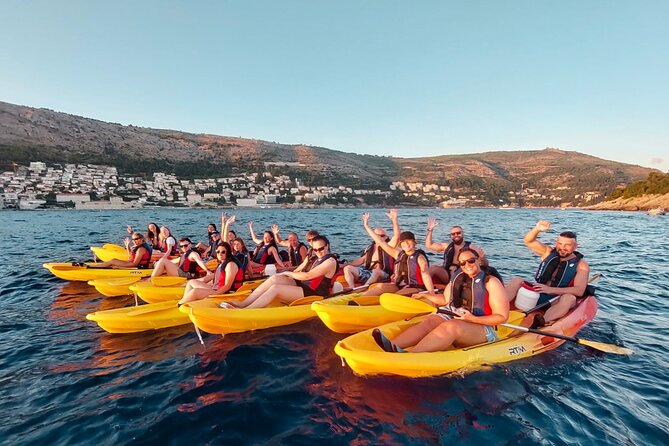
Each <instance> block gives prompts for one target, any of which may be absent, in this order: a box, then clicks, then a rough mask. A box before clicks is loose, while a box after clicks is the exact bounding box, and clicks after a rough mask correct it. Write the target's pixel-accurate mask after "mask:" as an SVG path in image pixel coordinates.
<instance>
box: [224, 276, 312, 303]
mask: <svg viewBox="0 0 669 446" xmlns="http://www.w3.org/2000/svg"><path fill="white" fill-rule="evenodd" d="M281 285H289V286H295V280H293V279H291V278H290V277H288V276H284V275H281V274H277V275H275V276H272V277H270V278H269V279H267V280H266V281H265V282H263V283H262V285H260V286H259V287H258V288H256V289H255V290H253V292H251V294H249V295H248V296H247V297H246V299H244V300H243V301H241V302H238V303H237V302H236V303H235V304H234V306H235V307H238V308H246V307H248V306H250V305H251V304H252V303H253V302H255V301H256V300H257V299H259V298H260V297H261V296H263V295H264V294H266V293H267V292H268V291H269V290H270V289H272V288H273V287H276V286H281ZM300 289H302V288H300ZM269 302H271V300H270V301H269ZM269 302H267V303H266V304H265V305H268V304H269ZM265 305H263V306H265ZM252 308H258V307H257V306H255V305H254V306H253V307H252Z"/></svg>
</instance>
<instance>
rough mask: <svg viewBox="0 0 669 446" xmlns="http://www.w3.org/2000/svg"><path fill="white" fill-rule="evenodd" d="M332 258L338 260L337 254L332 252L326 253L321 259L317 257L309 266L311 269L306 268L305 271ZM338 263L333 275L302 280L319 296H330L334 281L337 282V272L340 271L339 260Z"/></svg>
mask: <svg viewBox="0 0 669 446" xmlns="http://www.w3.org/2000/svg"><path fill="white" fill-rule="evenodd" d="M331 258H334V259H335V260H337V256H336V255H335V254H332V253H330V254H326V255H324V256H323V257H321V258H320V259H316V260H315V261H314V262H313V263H312V264H311V265H310V266H309V269H305V270H304V272H308V271H310V270H311V269H313V268H315V267H317V266H318V265H320V264H321V263H323V262H325V261H326V260H328V259H331ZM336 264H337V266H336V269H335V272H334V274H333V275H332V277H325V276H319V277H315V278H313V279H311V280H302V281H301V282H302V284H303V285H305V286H307V287H309V288H311V289H312V290H313V291H314V292H315V293H316V294H318V295H319V296H328V295H330V294H332V286H333V285H334V282H335V281H334V278H335V276H336V275H337V273H338V272H339V262H336Z"/></svg>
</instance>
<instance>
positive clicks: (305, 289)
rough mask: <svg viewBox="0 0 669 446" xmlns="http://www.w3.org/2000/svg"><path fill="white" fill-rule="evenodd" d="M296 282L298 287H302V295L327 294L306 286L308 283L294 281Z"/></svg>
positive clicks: (325, 295) (324, 295)
mask: <svg viewBox="0 0 669 446" xmlns="http://www.w3.org/2000/svg"><path fill="white" fill-rule="evenodd" d="M296 282H297V283H296V285H297V286H299V287H300V288H302V292H303V293H304V297H307V296H323V297H327V294H321V293H319V292H318V291H316V290H314V289H313V288H311V287H310V286H308V285H305V284H304V283H302V282H299V281H296Z"/></svg>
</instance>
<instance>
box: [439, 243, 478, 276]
mask: <svg viewBox="0 0 669 446" xmlns="http://www.w3.org/2000/svg"><path fill="white" fill-rule="evenodd" d="M471 244H472V242H464V244H463V245H462V248H460V250H461V251H462V250H463V249H465V248H469V245H471ZM454 259H455V244H453V242H451V243H449V244H448V246H447V247H446V250H445V251H444V264H443V265H442V266H443V268H444V269H445V270H446V271H450V268H451V266H457V267H460V265H458V264H457V263H453V260H454Z"/></svg>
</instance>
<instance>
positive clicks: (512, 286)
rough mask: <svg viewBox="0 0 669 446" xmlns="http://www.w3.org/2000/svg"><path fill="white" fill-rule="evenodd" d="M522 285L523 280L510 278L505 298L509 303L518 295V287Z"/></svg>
mask: <svg viewBox="0 0 669 446" xmlns="http://www.w3.org/2000/svg"><path fill="white" fill-rule="evenodd" d="M522 284H523V279H521V278H520V277H512V278H511V280H510V281H509V284H508V285H507V286H506V297H507V298H508V299H509V302H511V301H513V299H515V298H516V294H518V290H519V289H520V286H521V285H522Z"/></svg>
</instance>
